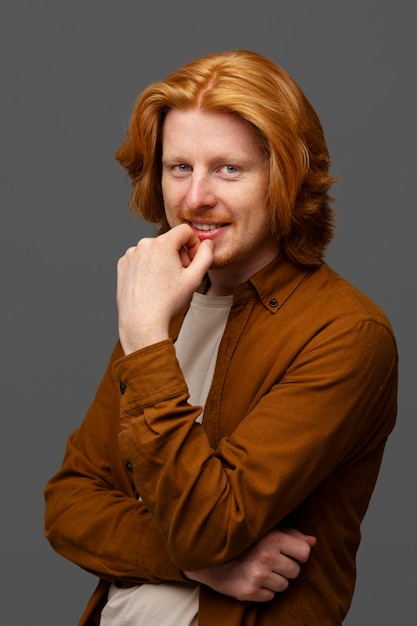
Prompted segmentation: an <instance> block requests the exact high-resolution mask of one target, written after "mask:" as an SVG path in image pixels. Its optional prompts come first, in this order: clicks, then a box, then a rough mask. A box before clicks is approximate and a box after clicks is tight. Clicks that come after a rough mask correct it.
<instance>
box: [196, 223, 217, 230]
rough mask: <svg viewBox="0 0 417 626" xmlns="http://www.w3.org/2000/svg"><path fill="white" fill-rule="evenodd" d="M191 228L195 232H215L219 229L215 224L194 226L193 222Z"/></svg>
mask: <svg viewBox="0 0 417 626" xmlns="http://www.w3.org/2000/svg"><path fill="white" fill-rule="evenodd" d="M191 226H192V227H193V228H196V229H197V230H216V228H219V227H218V225H217V224H196V223H194V222H191Z"/></svg>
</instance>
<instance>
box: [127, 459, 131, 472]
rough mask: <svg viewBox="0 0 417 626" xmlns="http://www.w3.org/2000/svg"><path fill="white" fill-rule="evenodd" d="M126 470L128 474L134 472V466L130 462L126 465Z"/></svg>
mask: <svg viewBox="0 0 417 626" xmlns="http://www.w3.org/2000/svg"><path fill="white" fill-rule="evenodd" d="M126 469H127V471H128V472H133V466H132V463H130V461H128V462H127V463H126Z"/></svg>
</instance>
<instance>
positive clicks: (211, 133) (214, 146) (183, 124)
mask: <svg viewBox="0 0 417 626" xmlns="http://www.w3.org/2000/svg"><path fill="white" fill-rule="evenodd" d="M162 148H163V152H164V154H166V152H167V151H169V152H171V151H174V152H176V151H178V150H187V149H189V150H198V149H199V150H202V149H203V148H204V149H208V150H213V151H218V150H221V151H222V152H225V151H226V152H231V153H233V154H235V153H248V152H249V153H251V154H253V155H257V154H259V153H262V150H261V148H260V146H259V143H258V141H257V139H256V136H255V131H254V129H253V127H252V126H251V124H249V122H246V121H245V120H243V119H241V118H240V117H238V116H236V115H233V114H231V113H225V112H222V111H206V110H202V109H200V108H197V107H196V108H192V109H171V110H170V111H168V113H167V115H166V117H165V120H164V124H163V128H162Z"/></svg>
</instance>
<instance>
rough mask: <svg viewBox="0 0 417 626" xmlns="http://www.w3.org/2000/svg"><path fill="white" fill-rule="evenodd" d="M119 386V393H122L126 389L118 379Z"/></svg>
mask: <svg viewBox="0 0 417 626" xmlns="http://www.w3.org/2000/svg"><path fill="white" fill-rule="evenodd" d="M119 388H120V393H121V394H122V395H123V394H124V392H125V391H126V385H125V384H124V383H122V381H120V383H119Z"/></svg>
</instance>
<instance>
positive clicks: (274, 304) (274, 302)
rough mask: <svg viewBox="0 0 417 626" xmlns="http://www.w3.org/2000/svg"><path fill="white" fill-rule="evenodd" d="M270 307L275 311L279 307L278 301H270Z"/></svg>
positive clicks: (273, 299)
mask: <svg viewBox="0 0 417 626" xmlns="http://www.w3.org/2000/svg"><path fill="white" fill-rule="evenodd" d="M269 306H270V307H272V308H273V309H275V308H276V307H277V306H278V300H276V299H275V298H272V299H271V300H270V301H269Z"/></svg>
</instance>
